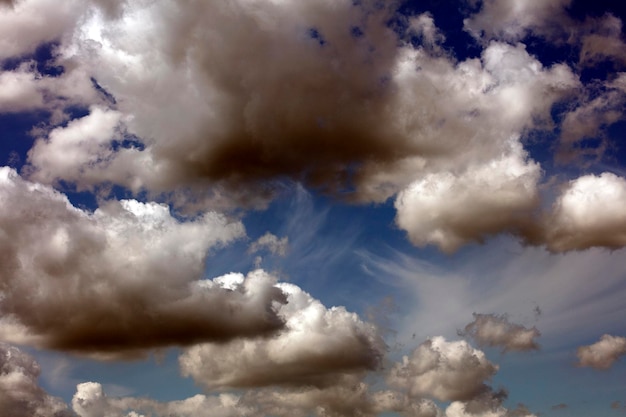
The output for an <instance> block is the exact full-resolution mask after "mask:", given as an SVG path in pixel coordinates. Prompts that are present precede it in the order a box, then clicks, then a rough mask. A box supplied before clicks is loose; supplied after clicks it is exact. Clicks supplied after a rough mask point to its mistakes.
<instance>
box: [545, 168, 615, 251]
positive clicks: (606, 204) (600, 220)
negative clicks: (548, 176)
mask: <svg viewBox="0 0 626 417" xmlns="http://www.w3.org/2000/svg"><path fill="white" fill-rule="evenodd" d="M625 204H626V179H624V178H622V177H618V176H617V175H615V174H612V173H609V172H605V173H602V174H600V175H599V176H596V175H585V176H582V177H580V178H577V179H575V180H572V181H570V182H569V184H568V185H567V186H566V188H565V189H564V190H563V192H562V194H561V195H560V196H559V197H558V198H557V200H556V202H555V203H554V207H553V209H552V213H551V214H550V216H549V218H548V220H546V222H547V225H546V235H547V236H546V242H547V243H546V245H547V247H548V248H549V249H550V250H552V251H555V252H564V251H568V250H583V249H587V248H589V247H593V246H599V247H606V248H612V249H617V248H620V247H622V246H624V245H625V244H626V212H624V206H625Z"/></svg>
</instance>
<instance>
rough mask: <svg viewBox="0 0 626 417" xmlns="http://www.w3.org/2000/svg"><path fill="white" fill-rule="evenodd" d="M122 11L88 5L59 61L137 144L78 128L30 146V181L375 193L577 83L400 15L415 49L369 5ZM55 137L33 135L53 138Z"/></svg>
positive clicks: (476, 151) (460, 163)
mask: <svg viewBox="0 0 626 417" xmlns="http://www.w3.org/2000/svg"><path fill="white" fill-rule="evenodd" d="M120 13H121V14H119V15H113V16H107V15H105V14H104V13H103V12H98V9H95V10H93V11H91V12H90V13H88V14H86V15H85V17H84V19H83V20H82V21H81V22H82V24H81V25H80V27H77V28H76V29H75V30H74V31H73V32H72V33H71V36H70V37H69V38H68V39H70V38H71V39H70V40H68V41H67V42H64V43H63V44H62V45H60V47H59V51H60V56H59V58H58V60H59V62H71V63H72V65H73V66H74V67H79V68H82V69H84V70H86V71H88V72H89V73H90V74H92V76H93V77H94V78H95V79H96V80H97V81H98V83H100V85H102V86H103V87H104V88H105V89H106V90H107V91H108V92H110V93H111V94H112V95H113V96H114V97H115V98H116V111H119V112H120V113H121V114H123V115H124V125H125V129H127V130H128V132H129V133H132V134H135V135H137V137H138V138H139V139H138V140H139V141H141V143H142V147H138V148H131V149H128V148H123V147H118V146H114V145H113V144H108V145H106V146H104V148H102V147H98V149H92V151H93V152H94V153H93V154H92V155H91V156H89V155H84V150H85V147H84V144H83V143H80V142H79V141H76V142H73V146H77V147H79V151H78V152H77V153H78V155H79V156H81V157H80V158H76V159H70V158H68V160H67V165H68V166H67V167H64V166H62V165H61V164H59V165H50V164H45V163H42V161H41V160H40V159H37V158H35V157H33V158H32V160H31V161H30V163H31V164H32V165H33V168H34V169H35V170H36V171H37V172H39V176H38V177H37V178H38V180H42V181H43V180H44V179H45V181H47V182H52V181H54V180H58V179H65V180H68V181H70V182H74V183H76V184H77V185H78V186H79V188H80V187H84V188H88V187H92V186H94V185H96V184H97V183H99V182H100V181H112V182H114V183H117V184H120V185H123V186H126V187H129V188H131V189H133V190H135V191H136V190H140V189H148V190H152V191H156V192H171V191H173V190H175V189H176V190H178V189H180V187H181V185H185V186H187V187H192V188H194V189H195V190H196V191H197V192H198V193H200V194H201V191H200V190H206V186H207V185H208V184H210V185H212V186H214V187H215V186H226V188H227V189H231V190H241V188H242V187H243V188H246V189H248V188H249V187H248V186H250V185H251V184H255V185H256V186H257V188H258V185H259V184H266V183H267V182H271V181H275V180H284V179H286V178H289V179H293V180H297V181H303V182H304V183H306V184H308V185H313V186H316V187H317V188H318V189H322V190H325V191H327V192H329V193H334V194H338V193H339V192H340V191H345V190H350V191H353V193H351V195H352V197H351V198H354V199H356V200H358V201H372V200H373V201H382V200H384V199H386V198H388V197H389V196H391V195H393V194H394V193H396V192H398V191H399V190H401V189H402V188H404V187H406V186H407V185H408V184H409V183H410V182H412V181H414V180H415V179H416V178H419V177H422V176H423V175H424V174H425V173H429V172H436V171H440V170H441V169H446V170H449V169H450V168H451V167H460V168H461V169H462V168H463V167H465V168H467V166H468V164H473V163H476V162H487V161H489V160H492V159H494V158H496V157H497V156H498V155H499V154H500V153H501V152H502V151H503V149H504V148H506V147H507V146H508V140H509V138H510V137H512V136H516V135H519V134H520V133H522V131H523V130H524V129H527V128H533V127H539V126H541V124H542V123H543V122H545V121H546V117H547V119H549V110H550V108H551V106H552V105H553V104H554V102H556V101H558V100H559V99H561V98H562V97H563V96H564V95H565V94H567V93H568V92H569V91H571V89H572V88H575V87H576V86H577V85H578V81H577V79H576V77H575V76H574V74H573V73H572V72H571V71H570V70H569V69H568V68H567V67H566V66H565V65H560V64H559V65H554V66H553V67H550V68H543V66H542V65H541V64H540V63H539V62H538V61H537V60H536V59H534V58H532V57H531V56H529V54H528V53H527V52H526V51H525V50H524V48H523V46H522V45H517V46H511V45H507V44H504V43H502V44H499V43H494V44H492V45H489V47H488V48H487V49H486V50H485V53H484V54H483V58H482V61H481V60H477V59H472V60H468V61H464V62H461V63H457V62H455V60H454V59H453V58H451V57H449V56H444V55H442V54H440V53H437V52H436V51H434V49H433V48H434V47H435V46H436V45H437V44H438V42H441V40H442V39H443V38H442V35H441V33H440V32H439V31H438V30H437V28H436V26H435V24H434V21H433V19H432V17H430V16H429V15H421V16H417V17H415V18H414V19H412V20H411V24H410V25H409V29H408V31H409V32H410V33H412V34H414V35H417V36H418V37H420V38H421V39H422V46H417V47H413V46H410V45H408V44H406V43H403V42H402V41H401V40H400V38H399V35H398V34H397V33H395V32H393V31H392V30H391V29H390V28H389V27H388V26H387V25H386V22H387V19H388V17H389V13H390V10H389V9H387V8H376V7H374V6H372V5H371V4H370V3H369V2H361V3H359V4H354V2H351V1H348V0H342V1H340V2H333V3H332V4H331V3H329V2H325V1H317V2H310V3H307V4H306V5H301V4H299V3H298V2H291V1H290V2H280V3H276V2H271V1H258V2H255V7H248V5H247V4H246V3H245V2H240V1H237V2H232V3H229V4H228V5H217V4H213V3H211V4H208V3H194V4H193V5H186V6H185V7H182V5H178V4H169V3H168V4H161V3H154V4H151V5H149V6H148V5H146V4H143V3H141V4H140V3H135V2H128V4H127V6H126V7H125V8H124V11H123V12H120ZM235 27H237V28H239V29H238V30H237V33H236V34H233V33H231V32H232V30H233V28H235ZM183 28H184V29H183ZM355 28H357V29H358V31H356V32H355V30H356V29H355ZM352 29H355V30H352ZM156 32H158V33H159V36H158V37H156V38H155V36H154V35H153V34H154V33H156ZM355 33H360V34H361V35H358V36H357V35H355ZM68 36H69V35H68ZM155 39H156V42H155ZM398 45H400V46H398ZM278 53H280V59H268V57H271V56H274V55H276V54H278ZM242 56H245V57H246V59H245V64H244V63H243V61H241V59H240V57H242ZM146 68H150V71H146ZM120 74H122V75H123V76H122V75H120ZM286 85H287V86H289V88H284V87H285V86H286ZM302 97H307V99H306V100H303V99H302ZM546 115H547V116H546ZM57 133H60V132H57ZM59 136H60V137H59V138H55V137H49V138H40V141H41V142H43V143H45V145H46V146H47V147H49V148H50V149H52V148H58V147H60V146H56V145H55V142H56V141H62V140H63V139H62V136H63V135H59ZM40 146H41V147H42V149H43V147H44V145H40ZM103 154H104V155H106V157H104V158H103V157H102V155H103ZM78 167H80V172H81V173H82V175H81V176H78V175H77V174H76V172H77V169H78ZM113 168H114V169H113ZM109 171H114V172H116V173H115V174H111V173H110V172H109ZM229 184H230V186H229ZM233 185H236V187H233ZM204 192H206V191H204ZM243 194H244V195H245V194H246V193H243ZM340 195H343V194H340Z"/></svg>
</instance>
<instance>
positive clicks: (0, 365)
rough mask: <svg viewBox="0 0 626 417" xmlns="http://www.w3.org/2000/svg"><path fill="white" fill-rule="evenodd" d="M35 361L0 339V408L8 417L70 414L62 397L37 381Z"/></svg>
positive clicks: (37, 367) (66, 416)
mask: <svg viewBox="0 0 626 417" xmlns="http://www.w3.org/2000/svg"><path fill="white" fill-rule="evenodd" d="M39 374H40V368H39V364H38V363H37V362H36V361H35V360H34V359H33V357H31V356H30V355H28V354H26V353H24V352H22V351H21V350H19V349H17V348H15V347H13V346H9V345H7V344H6V343H0V410H2V413H3V414H5V415H7V416H11V417H72V416H74V414H73V413H71V412H70V411H69V410H68V408H67V406H66V405H65V404H64V403H63V401H62V400H61V399H59V398H56V397H53V396H51V395H49V394H48V393H46V392H45V391H44V390H43V389H42V388H41V387H40V386H39V384H38V382H37V379H38V378H39Z"/></svg>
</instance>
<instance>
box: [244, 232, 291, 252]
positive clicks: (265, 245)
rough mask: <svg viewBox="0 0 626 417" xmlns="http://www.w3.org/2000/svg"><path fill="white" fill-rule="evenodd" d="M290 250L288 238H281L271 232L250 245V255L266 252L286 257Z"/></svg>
mask: <svg viewBox="0 0 626 417" xmlns="http://www.w3.org/2000/svg"><path fill="white" fill-rule="evenodd" d="M288 248H289V238H288V237H287V236H285V237H282V238H279V237H277V236H276V235H273V234H272V233H270V232H267V233H265V234H264V235H263V236H261V237H260V238H258V239H257V240H255V241H254V242H252V243H251V244H250V247H249V248H248V252H249V253H257V252H260V251H262V250H266V251H268V252H270V253H271V254H273V255H276V256H285V255H286V254H287V249H288Z"/></svg>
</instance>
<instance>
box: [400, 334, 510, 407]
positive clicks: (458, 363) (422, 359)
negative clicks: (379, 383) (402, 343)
mask: <svg viewBox="0 0 626 417" xmlns="http://www.w3.org/2000/svg"><path fill="white" fill-rule="evenodd" d="M497 371H498V366H497V365H495V364H493V363H491V362H490V361H489V360H487V358H486V357H485V354H484V353H483V352H482V351H480V350H477V349H474V348H472V347H471V346H470V345H469V344H468V343H467V342H465V341H453V342H448V341H446V339H444V338H443V337H441V336H438V337H433V338H432V339H429V340H427V341H426V342H424V343H422V344H421V345H420V346H419V347H418V348H417V349H415V350H414V351H413V353H412V354H411V355H410V356H405V357H403V359H402V362H401V363H398V364H396V365H395V366H394V367H393V368H392V369H391V371H390V374H389V377H388V382H389V384H390V385H391V386H394V387H397V388H401V389H405V390H407V391H408V393H409V395H411V396H413V397H418V398H420V397H424V396H432V397H434V398H436V399H438V400H441V401H468V400H471V399H472V398H475V397H477V396H479V395H480V394H484V393H485V392H489V391H490V388H489V386H487V385H486V384H485V381H487V380H489V379H490V378H491V377H492V376H493V375H495V373H496V372H497Z"/></svg>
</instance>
